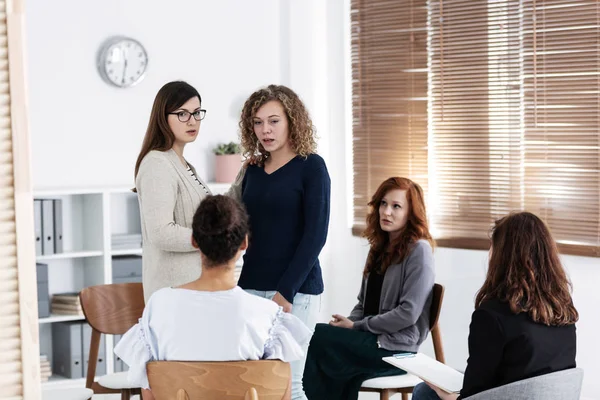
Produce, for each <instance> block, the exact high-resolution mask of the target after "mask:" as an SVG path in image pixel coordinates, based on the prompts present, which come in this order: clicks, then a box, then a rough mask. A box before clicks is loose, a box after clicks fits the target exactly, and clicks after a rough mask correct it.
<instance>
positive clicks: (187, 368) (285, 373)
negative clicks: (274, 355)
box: [147, 360, 291, 400]
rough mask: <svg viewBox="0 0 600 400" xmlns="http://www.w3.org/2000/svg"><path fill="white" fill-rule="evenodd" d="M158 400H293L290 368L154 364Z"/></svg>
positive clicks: (151, 373)
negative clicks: (291, 398) (286, 398)
mask: <svg viewBox="0 0 600 400" xmlns="http://www.w3.org/2000/svg"><path fill="white" fill-rule="evenodd" d="M147 373H148V382H149V383H150V389H151V390H152V394H153V395H154V397H155V399H156V400H196V399H202V400H281V399H282V398H284V396H289V393H290V392H289V390H290V387H289V386H290V381H291V380H290V365H289V364H288V363H285V362H283V361H278V360H260V361H218V362H203V361H194V362H191V361H152V362H149V363H148V366H147Z"/></svg>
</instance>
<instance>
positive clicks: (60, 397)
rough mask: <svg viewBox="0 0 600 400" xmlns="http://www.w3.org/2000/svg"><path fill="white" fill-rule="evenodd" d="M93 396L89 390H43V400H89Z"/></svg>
mask: <svg viewBox="0 0 600 400" xmlns="http://www.w3.org/2000/svg"><path fill="white" fill-rule="evenodd" d="M93 394H94V392H93V391H92V389H88V388H71V389H43V390H42V400H88V399H91V398H92V395H93Z"/></svg>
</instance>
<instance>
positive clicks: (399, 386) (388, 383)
mask: <svg viewBox="0 0 600 400" xmlns="http://www.w3.org/2000/svg"><path fill="white" fill-rule="evenodd" d="M443 300H444V286H442V285H440V284H439V283H436V284H435V285H434V286H433V300H432V302H431V311H430V314H429V329H430V331H431V339H432V340H433V352H434V353H435V359H436V360H438V361H439V362H441V363H444V362H445V359H444V349H443V347H442V334H441V333H440V328H439V325H438V320H439V317H440V311H441V310H442V301H443ZM421 382H423V381H422V380H421V379H419V378H417V377H416V376H414V375H411V374H404V375H398V376H387V377H381V378H373V379H369V380H366V381H364V382H363V383H362V387H361V388H360V391H361V392H377V393H379V399H380V400H389V398H390V397H391V396H392V395H393V394H395V393H402V400H408V394H409V393H412V391H413V389H414V388H415V386H416V385H418V384H419V383H421Z"/></svg>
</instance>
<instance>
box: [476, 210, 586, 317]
mask: <svg viewBox="0 0 600 400" xmlns="http://www.w3.org/2000/svg"><path fill="white" fill-rule="evenodd" d="M490 299H497V300H500V301H502V302H507V303H508V304H509V305H510V309H511V311H512V312H513V313H515V314H518V313H521V312H525V313H528V314H529V315H530V316H531V318H532V319H533V321H535V322H538V323H542V324H545V325H551V326H562V325H570V324H574V323H575V322H577V320H578V319H579V314H578V313H577V310H576V309H575V306H574V305H573V299H572V298H571V283H570V282H569V280H568V278H567V275H566V273H565V270H564V268H563V266H562V263H561V262H560V258H559V255H558V249H557V247H556V243H555V242H554V239H552V235H551V234H550V230H549V229H548V227H547V226H546V224H545V223H544V222H543V221H542V220H541V219H540V218H538V217H537V216H536V215H534V214H532V213H529V212H519V213H514V214H510V215H508V216H506V217H504V218H501V219H499V220H498V221H496V223H495V225H494V228H493V231H492V247H491V250H490V262H489V268H488V272H487V276H486V278H485V282H484V283H483V286H482V287H481V289H479V292H478V293H477V297H476V300H475V307H476V308H477V307H479V306H481V304H482V303H483V302H485V301H486V300H490Z"/></svg>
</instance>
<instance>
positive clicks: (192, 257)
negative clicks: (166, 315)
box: [135, 149, 210, 301]
mask: <svg viewBox="0 0 600 400" xmlns="http://www.w3.org/2000/svg"><path fill="white" fill-rule="evenodd" d="M188 165H190V167H191V168H192V171H194V174H195V175H196V177H197V178H198V180H200V182H202V185H204V187H206V189H207V190H210V189H208V186H206V184H205V183H204V182H203V181H202V180H201V179H200V177H199V176H198V175H197V174H196V170H195V169H194V167H193V166H192V165H191V164H189V163H188ZM135 187H136V189H137V192H138V199H139V204H140V216H141V222H142V240H143V246H142V265H143V272H142V281H143V284H144V298H145V300H146V301H148V299H149V298H150V296H151V295H152V293H154V292H155V291H156V290H158V289H161V288H164V287H172V286H179V285H182V284H184V283H187V282H190V281H192V280H194V279H197V278H198V277H199V276H200V273H201V261H200V253H199V252H198V250H197V249H195V248H194V247H193V246H192V229H191V227H192V219H193V217H194V213H195V212H196V209H197V208H198V205H199V204H200V202H201V201H202V199H204V198H205V197H206V196H207V194H206V192H205V191H204V189H203V188H202V186H200V185H199V184H198V182H196V181H195V179H194V177H193V176H191V174H190V173H189V171H187V168H186V166H184V165H183V163H182V162H181V160H180V159H179V157H178V156H177V154H176V153H175V151H174V150H173V149H171V150H167V151H164V152H162V151H156V150H153V151H151V152H149V153H148V154H147V155H146V156H145V157H144V158H143V160H142V162H141V164H140V168H139V170H138V174H137V177H136V179H135Z"/></svg>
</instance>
